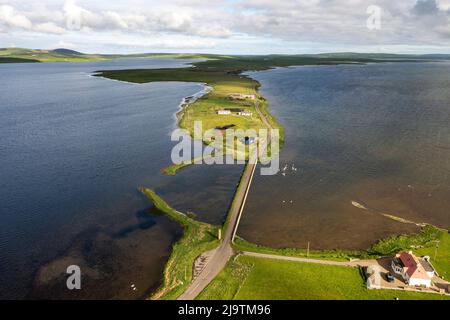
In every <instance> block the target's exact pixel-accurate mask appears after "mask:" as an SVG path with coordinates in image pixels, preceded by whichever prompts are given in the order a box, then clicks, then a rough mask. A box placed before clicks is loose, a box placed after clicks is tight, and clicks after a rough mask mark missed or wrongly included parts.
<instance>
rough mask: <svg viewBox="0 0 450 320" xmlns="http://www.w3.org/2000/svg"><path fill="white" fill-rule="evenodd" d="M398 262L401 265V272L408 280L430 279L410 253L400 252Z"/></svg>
mask: <svg viewBox="0 0 450 320" xmlns="http://www.w3.org/2000/svg"><path fill="white" fill-rule="evenodd" d="M399 259H400V261H401V262H402V264H403V271H404V272H405V273H407V274H408V276H409V278H410V279H411V278H415V279H425V280H429V279H431V278H430V276H429V275H428V274H427V272H426V271H425V268H424V267H423V266H422V264H421V263H420V262H419V260H418V259H417V258H416V257H415V256H414V255H413V254H412V252H402V253H400V256H399Z"/></svg>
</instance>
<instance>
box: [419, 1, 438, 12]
mask: <svg viewBox="0 0 450 320" xmlns="http://www.w3.org/2000/svg"><path fill="white" fill-rule="evenodd" d="M414 12H415V13H416V14H418V15H428V14H436V13H438V12H439V8H438V3H437V2H436V0H418V1H417V3H416V5H415V6H414Z"/></svg>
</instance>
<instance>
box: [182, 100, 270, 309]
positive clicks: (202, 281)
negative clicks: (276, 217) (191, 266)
mask: <svg viewBox="0 0 450 320" xmlns="http://www.w3.org/2000/svg"><path fill="white" fill-rule="evenodd" d="M255 107H256V110H257V112H258V114H259V115H260V117H261V119H262V120H263V122H264V123H265V124H266V126H268V128H269V131H272V127H271V126H270V124H269V122H268V121H267V119H266V117H265V116H264V115H263V113H262V112H261V111H260V110H259V105H258V103H256V105H255ZM268 141H269V142H270V134H269V140H268ZM267 145H268V143H267V144H266V145H265V146H264V147H263V148H260V149H261V150H264V149H265V147H266V146H267ZM261 150H260V152H261ZM249 157H250V159H252V161H248V162H247V164H246V168H245V171H244V174H243V176H242V178H241V181H240V184H239V188H238V190H237V192H236V195H235V198H234V205H233V206H232V207H231V210H230V212H229V214H228V215H229V218H228V226H227V228H226V230H225V232H224V235H223V240H222V242H221V244H220V246H219V247H218V248H217V249H216V250H214V251H213V252H212V254H211V255H210V257H209V261H208V262H207V263H206V266H205V267H204V268H203V270H202V271H201V272H200V274H199V275H198V276H197V277H196V278H195V279H194V281H192V282H191V284H190V285H189V287H188V288H187V289H186V291H185V292H184V293H183V294H181V295H180V296H179V297H178V300H194V299H195V298H196V297H197V296H198V295H199V294H200V292H202V291H203V289H205V288H206V286H207V285H208V284H209V283H210V282H211V281H212V280H213V279H214V278H215V277H216V276H217V275H218V274H219V272H220V271H221V270H222V269H223V268H224V267H225V265H226V264H227V262H228V260H230V258H231V257H232V256H233V255H234V251H233V248H232V247H231V244H232V242H233V239H234V236H235V234H236V231H237V228H238V226H239V221H240V218H241V214H242V211H243V210H244V205H245V201H246V200H247V195H248V192H249V190H250V186H251V183H252V180H253V175H254V174H255V170H256V167H257V160H258V159H257V154H256V153H254V154H251V155H250V156H249ZM255 157H256V159H255Z"/></svg>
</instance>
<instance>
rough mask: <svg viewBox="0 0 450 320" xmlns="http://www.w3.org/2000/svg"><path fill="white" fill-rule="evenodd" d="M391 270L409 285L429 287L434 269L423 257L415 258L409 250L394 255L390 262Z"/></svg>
mask: <svg viewBox="0 0 450 320" xmlns="http://www.w3.org/2000/svg"><path fill="white" fill-rule="evenodd" d="M391 267H392V270H393V271H394V272H395V273H397V274H399V275H401V276H402V278H403V280H405V282H406V283H407V284H408V285H410V286H422V287H426V288H429V287H430V286H431V279H432V278H433V276H434V269H433V267H432V266H431V264H430V263H429V262H428V261H427V260H426V259H424V258H417V257H416V256H415V255H414V254H413V253H412V252H411V251H409V252H402V253H400V254H398V255H396V256H395V258H394V259H393V260H392V264H391Z"/></svg>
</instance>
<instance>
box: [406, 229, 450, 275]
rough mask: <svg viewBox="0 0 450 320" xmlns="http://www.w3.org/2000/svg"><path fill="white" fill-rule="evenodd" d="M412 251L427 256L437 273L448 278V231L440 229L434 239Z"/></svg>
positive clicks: (449, 246)
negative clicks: (438, 234)
mask: <svg viewBox="0 0 450 320" xmlns="http://www.w3.org/2000/svg"><path fill="white" fill-rule="evenodd" d="M413 251H414V252H415V253H416V254H417V255H420V256H429V257H430V258H431V263H432V264H433V266H434V267H435V269H436V271H437V272H438V273H439V275H440V276H441V277H443V278H444V279H447V281H448V280H450V233H449V232H448V231H442V232H441V233H440V236H439V237H438V238H437V239H436V240H435V241H433V242H431V243H430V244H428V245H427V246H424V247H423V248H417V249H413Z"/></svg>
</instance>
